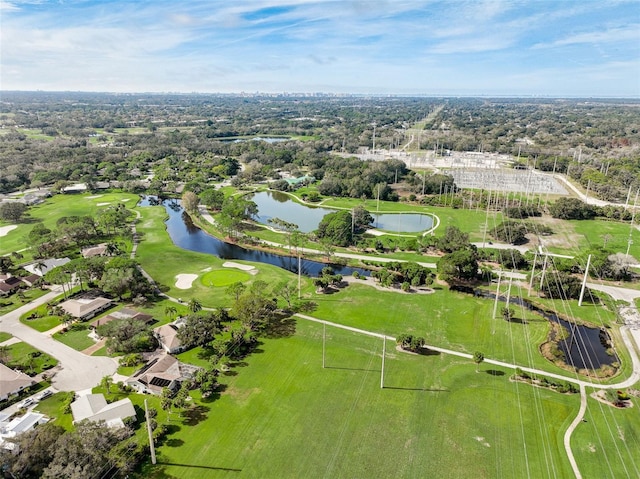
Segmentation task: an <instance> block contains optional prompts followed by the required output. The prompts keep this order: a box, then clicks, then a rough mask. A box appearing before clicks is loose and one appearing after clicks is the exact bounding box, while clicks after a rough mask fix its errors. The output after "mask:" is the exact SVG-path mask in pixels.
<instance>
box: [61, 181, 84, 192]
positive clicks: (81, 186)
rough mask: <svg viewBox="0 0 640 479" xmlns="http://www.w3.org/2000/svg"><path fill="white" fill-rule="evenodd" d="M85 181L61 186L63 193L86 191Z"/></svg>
mask: <svg viewBox="0 0 640 479" xmlns="http://www.w3.org/2000/svg"><path fill="white" fill-rule="evenodd" d="M87 189H88V188H87V184H86V183H76V184H75V185H69V186H65V187H64V188H62V192H63V193H84V192H86V191H87Z"/></svg>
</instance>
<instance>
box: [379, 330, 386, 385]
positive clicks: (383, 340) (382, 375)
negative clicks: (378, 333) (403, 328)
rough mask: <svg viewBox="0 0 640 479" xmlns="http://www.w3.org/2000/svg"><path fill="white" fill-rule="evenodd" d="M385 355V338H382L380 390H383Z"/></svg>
mask: <svg viewBox="0 0 640 479" xmlns="http://www.w3.org/2000/svg"><path fill="white" fill-rule="evenodd" d="M386 354H387V337H386V336H382V369H381V370H380V389H384V357H385V356H386Z"/></svg>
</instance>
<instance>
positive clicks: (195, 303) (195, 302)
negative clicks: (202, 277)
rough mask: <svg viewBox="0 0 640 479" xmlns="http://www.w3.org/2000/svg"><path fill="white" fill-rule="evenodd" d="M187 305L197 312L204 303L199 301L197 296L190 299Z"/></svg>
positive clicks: (193, 311)
mask: <svg viewBox="0 0 640 479" xmlns="http://www.w3.org/2000/svg"><path fill="white" fill-rule="evenodd" d="M187 307H188V308H189V311H191V312H192V313H197V312H198V311H200V310H201V309H202V304H200V301H198V300H197V299H196V298H192V299H191V300H190V301H189V304H188V305H187Z"/></svg>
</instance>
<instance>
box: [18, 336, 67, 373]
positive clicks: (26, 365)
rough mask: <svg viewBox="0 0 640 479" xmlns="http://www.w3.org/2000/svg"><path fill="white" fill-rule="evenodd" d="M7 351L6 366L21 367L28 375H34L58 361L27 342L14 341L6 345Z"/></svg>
mask: <svg viewBox="0 0 640 479" xmlns="http://www.w3.org/2000/svg"><path fill="white" fill-rule="evenodd" d="M7 349H8V351H9V361H8V364H7V365H8V366H9V367H11V368H17V369H21V370H22V371H24V372H25V373H27V374H29V375H36V374H39V373H41V372H43V371H46V370H48V369H51V368H52V367H54V366H55V365H56V364H58V361H56V360H55V359H54V358H52V357H51V356H49V355H48V354H46V353H43V352H42V351H39V350H37V349H36V348H34V347H33V346H31V345H29V344H27V343H23V342H20V343H15V344H11V345H10V346H7Z"/></svg>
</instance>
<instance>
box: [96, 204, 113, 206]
mask: <svg viewBox="0 0 640 479" xmlns="http://www.w3.org/2000/svg"><path fill="white" fill-rule="evenodd" d="M110 204H111V203H98V206H107V205H110Z"/></svg>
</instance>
